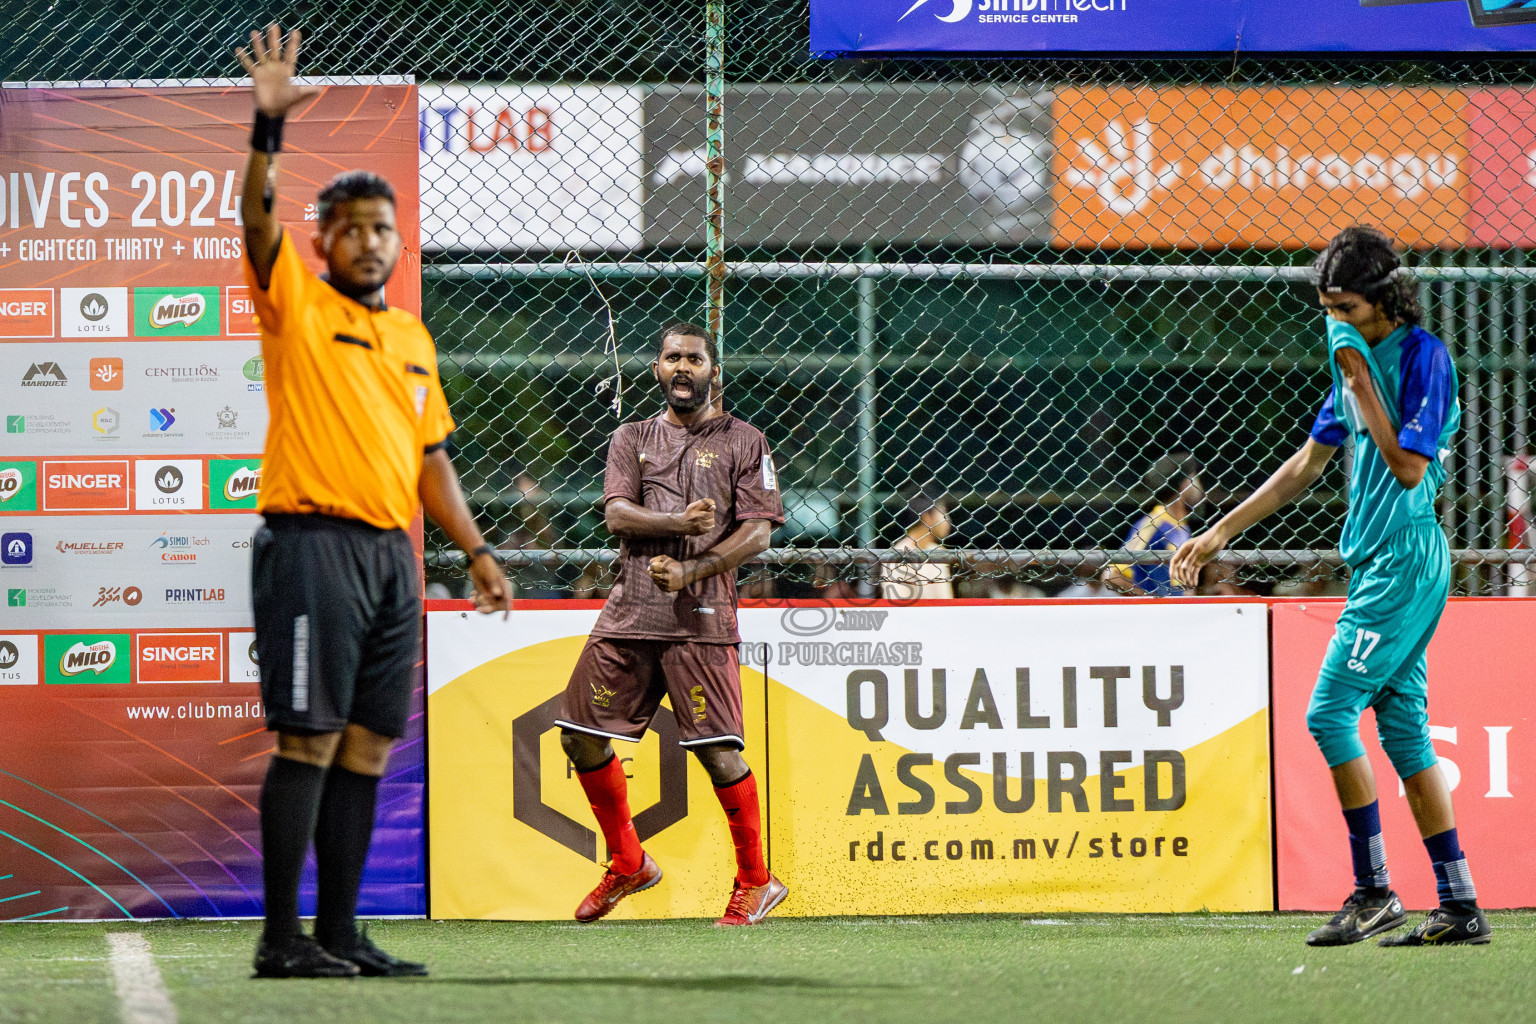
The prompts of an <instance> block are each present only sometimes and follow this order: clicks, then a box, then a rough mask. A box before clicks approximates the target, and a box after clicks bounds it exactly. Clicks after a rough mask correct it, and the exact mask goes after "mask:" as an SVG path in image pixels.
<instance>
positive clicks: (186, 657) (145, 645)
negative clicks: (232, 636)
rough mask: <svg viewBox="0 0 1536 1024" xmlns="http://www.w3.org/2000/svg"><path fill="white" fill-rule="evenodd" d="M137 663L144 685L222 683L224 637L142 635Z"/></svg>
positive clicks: (136, 651) (137, 645)
mask: <svg viewBox="0 0 1536 1024" xmlns="http://www.w3.org/2000/svg"><path fill="white" fill-rule="evenodd" d="M134 661H136V662H137V663H138V673H137V677H138V680H139V682H141V683H222V682H223V681H224V634H223V633H140V634H139V635H138V636H137V637H135V638H134Z"/></svg>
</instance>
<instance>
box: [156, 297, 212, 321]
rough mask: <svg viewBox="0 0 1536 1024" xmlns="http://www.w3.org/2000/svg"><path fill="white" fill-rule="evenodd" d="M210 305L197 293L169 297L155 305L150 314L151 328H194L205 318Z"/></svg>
mask: <svg viewBox="0 0 1536 1024" xmlns="http://www.w3.org/2000/svg"><path fill="white" fill-rule="evenodd" d="M207 308H208V303H207V302H205V301H204V300H203V297H202V296H201V295H199V294H197V293H196V292H193V293H192V294H191V295H167V296H166V297H165V298H163V299H161V300H160V301H159V302H157V303H155V306H154V309H152V310H150V313H149V325H150V326H151V327H174V326H175V325H176V324H183V325H185V326H187V327H190V326H192V325H193V324H195V323H197V322H198V321H199V320H201V319H202V318H203V312H204V311H205V310H206V309H207Z"/></svg>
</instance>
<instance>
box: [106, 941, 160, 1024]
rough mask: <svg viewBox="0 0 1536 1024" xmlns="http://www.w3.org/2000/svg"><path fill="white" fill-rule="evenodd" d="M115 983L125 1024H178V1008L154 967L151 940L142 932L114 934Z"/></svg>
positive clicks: (110, 944) (113, 964) (109, 943)
mask: <svg viewBox="0 0 1536 1024" xmlns="http://www.w3.org/2000/svg"><path fill="white" fill-rule="evenodd" d="M107 945H108V946H109V947H111V949H112V980H113V983H114V985H115V987H116V989H117V1003H118V1009H119V1011H120V1012H121V1014H122V1018H123V1024H176V1006H175V1005H174V1004H173V1003H172V1002H171V994H170V993H169V992H168V991H166V988H165V980H164V979H163V978H161V977H160V968H159V967H158V966H156V965H155V957H154V954H153V953H151V952H150V950H149V940H148V939H146V938H145V937H144V936H143V935H142V934H140V933H139V932H112V933H111V934H109V935H108V936H107Z"/></svg>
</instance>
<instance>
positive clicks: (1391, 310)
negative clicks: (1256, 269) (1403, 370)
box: [1312, 224, 1424, 324]
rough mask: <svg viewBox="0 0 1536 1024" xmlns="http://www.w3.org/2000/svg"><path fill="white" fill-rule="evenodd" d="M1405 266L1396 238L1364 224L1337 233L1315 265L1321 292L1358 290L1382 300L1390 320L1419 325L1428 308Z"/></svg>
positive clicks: (1380, 301) (1379, 301)
mask: <svg viewBox="0 0 1536 1024" xmlns="http://www.w3.org/2000/svg"><path fill="white" fill-rule="evenodd" d="M1401 268H1402V261H1400V260H1399V259H1398V257H1397V252H1396V250H1394V249H1393V248H1392V240H1391V239H1390V238H1388V237H1387V236H1386V235H1385V234H1383V233H1382V232H1380V231H1378V230H1377V229H1375V228H1371V227H1366V226H1364V225H1362V224H1355V225H1352V226H1351V227H1347V228H1345V229H1344V230H1343V231H1340V232H1339V233H1338V234H1337V235H1334V236H1333V240H1332V241H1330V242H1329V243H1328V245H1327V247H1326V248H1324V249H1323V251H1322V252H1321V253H1320V254H1319V255H1318V257H1317V259H1316V260H1315V261H1314V262H1313V264H1312V270H1313V273H1314V274H1315V275H1316V277H1317V288H1318V291H1321V292H1354V293H1355V294H1357V295H1361V296H1364V298H1365V300H1366V301H1367V302H1370V303H1373V304H1375V303H1379V304H1380V305H1381V310H1382V312H1383V313H1385V314H1386V315H1387V317H1388V318H1389V319H1392V320H1401V321H1403V322H1404V323H1409V324H1416V323H1418V322H1419V321H1420V320H1423V319H1424V307H1422V306H1420V305H1419V290H1418V286H1417V285H1415V284H1414V283H1413V281H1412V280H1411V279H1410V278H1409V277H1408V275H1407V274H1405V273H1403V272H1402V269H1401Z"/></svg>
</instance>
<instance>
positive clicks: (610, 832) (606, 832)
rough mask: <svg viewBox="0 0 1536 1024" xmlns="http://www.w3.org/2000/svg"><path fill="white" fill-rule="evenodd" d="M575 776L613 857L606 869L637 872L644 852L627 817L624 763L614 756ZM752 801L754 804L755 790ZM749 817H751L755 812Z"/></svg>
mask: <svg viewBox="0 0 1536 1024" xmlns="http://www.w3.org/2000/svg"><path fill="white" fill-rule="evenodd" d="M576 777H577V778H578V779H580V780H581V788H582V789H583V790H585V791H586V794H587V803H589V804H591V805H592V813H593V814H595V815H597V824H598V825H599V827H601V828H602V830H603V839H604V840H606V841H607V843H608V854H609V856H611V857H612V858H613V862H612V864H610V865H609V870H610V871H612V872H613V873H614V874H618V875H632V874H634V873H635V872H636V871H639V870H640V864H641V862H642V859H643V858H644V856H645V855H644V853H643V852H642V851H641V849H640V837H639V836H638V835H636V834H635V823H634V821H632V820H631V819H630V816H629V786H628V785H627V784H626V782H625V780H624V766H623V765H622V764H620V763H619V759H618V758H617V757H610V758H609V759H608V763H607V764H605V765H603V766H602V767H601V768H594V769H592V770H591V771H589V772H577V773H576ZM752 804H753V806H754V807H756V805H757V799H756V791H754V792H753V800H752ZM753 817H754V820H755V819H756V813H755V812H754V815H753Z"/></svg>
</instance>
